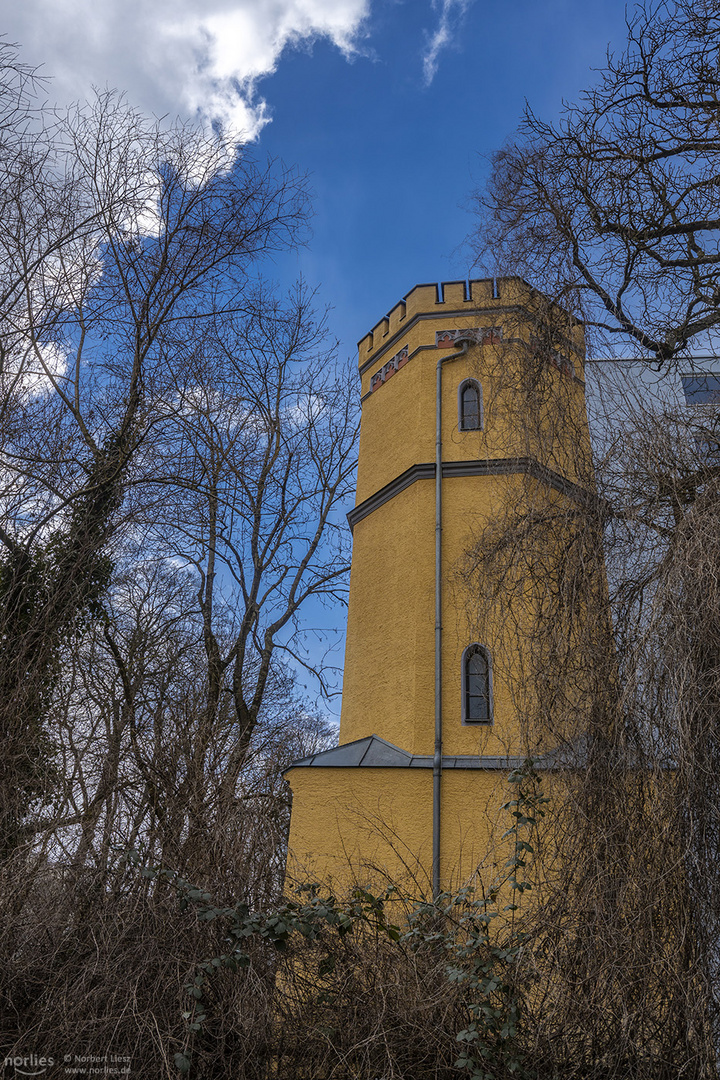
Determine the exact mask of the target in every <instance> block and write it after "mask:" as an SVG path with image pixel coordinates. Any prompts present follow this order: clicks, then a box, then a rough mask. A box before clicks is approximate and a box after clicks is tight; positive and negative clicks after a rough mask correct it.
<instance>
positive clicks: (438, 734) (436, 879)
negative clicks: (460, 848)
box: [432, 339, 470, 900]
mask: <svg viewBox="0 0 720 1080" xmlns="http://www.w3.org/2000/svg"><path fill="white" fill-rule="evenodd" d="M469 344H470V339H468V340H465V341H461V342H460V349H459V350H458V352H454V353H449V355H448V356H441V357H440V358H439V359H438V362H437V366H436V369H435V752H434V754H433V851H432V891H433V900H437V898H438V896H439V895H440V782H441V780H442V366H443V364H446V363H447V362H448V360H457V359H458V358H459V357H460V356H465V354H466V352H467V351H468V345H469Z"/></svg>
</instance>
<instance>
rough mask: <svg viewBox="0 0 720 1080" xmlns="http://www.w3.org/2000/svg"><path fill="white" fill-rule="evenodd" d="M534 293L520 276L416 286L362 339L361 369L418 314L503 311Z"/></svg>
mask: <svg viewBox="0 0 720 1080" xmlns="http://www.w3.org/2000/svg"><path fill="white" fill-rule="evenodd" d="M532 291H533V290H532V287H531V286H530V285H528V284H527V283H526V282H525V281H523V280H522V278H518V277H508V278H495V279H493V278H480V279H475V280H470V281H442V282H440V283H439V284H434V283H433V284H429V285H416V286H415V287H414V288H413V289H411V290H410V292H409V293H407V294H406V296H405V297H404V299H402V300H401V301H400V302H399V303H398V304H396V305H395V307H394V308H392V309H391V310H390V311H389V312H388V313H387V315H385V316H384V317H383V318H382V319H380V321H379V322H378V323H377V324H376V325H375V326H374V327H373V328H372V330H371V331H370V333H368V334H366V335H365V337H363V338H361V339H360V341H359V342H358V353H359V361H360V367H363V365H364V364H365V363H367V361H368V360H370V359H371V358H372V357H373V355H374V354H375V353H376V352H378V351H379V350H380V349H382V348H383V346H384V345H385V344H386V342H387V341H388V340H390V339H391V338H392V337H394V335H395V334H397V333H399V332H400V331H401V330H402V329H403V327H405V326H407V325H409V323H411V322H412V320H413V319H414V318H416V317H417V316H418V315H433V314H435V315H437V316H438V317H442V316H443V315H445V314H450V313H451V312H452V313H455V312H462V313H465V312H467V314H468V315H470V314H472V313H473V312H474V311H477V310H478V309H483V310H487V309H492V308H493V307H497V308H502V307H507V306H508V305H512V304H518V303H521V302H522V301H523V300H525V301H527V299H528V297H529V296H530V294H531V293H532Z"/></svg>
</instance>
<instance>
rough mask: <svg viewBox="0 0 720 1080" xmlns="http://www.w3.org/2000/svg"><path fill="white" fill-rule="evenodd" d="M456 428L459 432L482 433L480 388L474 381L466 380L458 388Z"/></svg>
mask: <svg viewBox="0 0 720 1080" xmlns="http://www.w3.org/2000/svg"><path fill="white" fill-rule="evenodd" d="M458 426H459V427H460V430H461V431H482V426H483V407H482V387H481V386H480V383H479V382H477V380H476V379H466V380H465V382H462V383H460V386H459V388H458Z"/></svg>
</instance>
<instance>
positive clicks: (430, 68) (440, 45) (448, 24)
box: [423, 0, 472, 86]
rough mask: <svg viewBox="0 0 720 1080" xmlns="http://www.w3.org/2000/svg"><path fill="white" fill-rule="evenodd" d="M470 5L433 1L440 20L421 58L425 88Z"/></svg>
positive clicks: (449, 0) (463, 0) (462, 1)
mask: <svg viewBox="0 0 720 1080" xmlns="http://www.w3.org/2000/svg"><path fill="white" fill-rule="evenodd" d="M471 3H472V0H433V8H435V10H438V8H439V9H440V19H439V21H438V24H437V27H436V28H435V31H434V32H433V33H432V34H431V35H430V36H429V38H428V43H427V49H426V50H425V54H424V56H423V75H424V77H425V85H426V86H429V85H430V83H431V82H432V81H433V79H434V78H435V75H436V73H437V69H438V56H439V55H440V53H441V52H442V50H443V49H444V48H446V47H447V46H448V45H450V44H451V43H452V40H453V36H454V35H455V33H456V32H457V30H458V28H459V24H460V21H461V19H462V17H463V15H464V14H465V12H466V11H467V9H468V8H469V7H470V4H471Z"/></svg>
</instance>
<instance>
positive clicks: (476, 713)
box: [462, 644, 493, 724]
mask: <svg viewBox="0 0 720 1080" xmlns="http://www.w3.org/2000/svg"><path fill="white" fill-rule="evenodd" d="M492 710H493V702H492V661H491V659H490V653H489V652H488V650H487V649H486V648H485V646H484V645H477V644H475V645H468V647H467V649H466V650H465V652H464V653H463V658H462V721H463V723H464V724H488V723H490V722H491V721H492Z"/></svg>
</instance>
